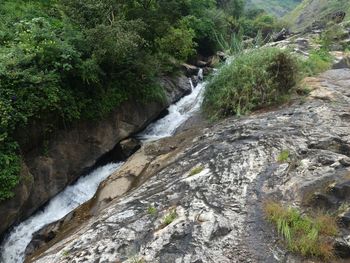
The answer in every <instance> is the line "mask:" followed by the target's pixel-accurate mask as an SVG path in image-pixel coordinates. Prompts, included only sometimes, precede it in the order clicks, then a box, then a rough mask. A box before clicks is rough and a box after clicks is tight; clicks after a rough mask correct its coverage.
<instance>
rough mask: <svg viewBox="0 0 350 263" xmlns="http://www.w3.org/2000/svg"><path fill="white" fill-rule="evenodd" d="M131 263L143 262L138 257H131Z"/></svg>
mask: <svg viewBox="0 0 350 263" xmlns="http://www.w3.org/2000/svg"><path fill="white" fill-rule="evenodd" d="M130 262H131V263H145V260H144V259H143V258H139V257H133V258H131V260H130Z"/></svg>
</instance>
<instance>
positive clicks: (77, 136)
mask: <svg viewBox="0 0 350 263" xmlns="http://www.w3.org/2000/svg"><path fill="white" fill-rule="evenodd" d="M161 85H163V87H164V90H165V93H166V100H165V101H163V102H160V101H159V102H149V103H142V102H140V101H127V102H125V103H123V104H122V105H121V106H120V107H119V108H117V109H115V110H114V111H113V112H112V113H111V114H109V116H107V117H106V118H104V119H103V120H100V121H84V122H80V123H77V124H75V126H74V127H71V128H66V129H64V130H60V131H58V132H56V133H55V135H54V136H53V138H52V139H51V140H50V141H47V145H46V146H45V149H42V147H40V145H41V143H42V141H43V140H44V139H45V138H44V137H43V136H42V135H43V134H42V132H43V131H41V130H40V126H38V127H33V129H34V128H35V129H34V130H28V131H26V137H28V138H26V140H25V141H27V142H26V143H23V147H22V148H23V149H22V150H23V151H24V152H23V153H24V156H25V158H24V159H25V160H24V164H23V169H22V171H23V172H22V174H21V181H20V184H19V185H18V186H17V188H16V189H15V197H14V198H12V199H10V200H7V201H3V202H0V211H1V216H0V237H1V234H3V233H4V232H5V231H6V230H7V229H8V228H9V227H10V226H11V225H13V224H15V223H18V222H20V221H22V220H24V219H25V218H27V217H28V216H30V215H31V214H32V213H33V212H35V211H36V210H37V209H38V208H40V207H41V206H42V205H44V204H45V203H46V202H47V201H48V200H50V198H52V197H53V196H55V195H56V194H57V193H59V192H60V191H62V190H63V189H64V188H65V187H66V186H67V185H69V184H71V183H72V182H74V181H75V180H76V179H77V178H78V177H79V176H80V175H81V174H82V173H83V172H84V171H86V170H87V169H88V168H90V167H92V166H93V165H94V164H95V162H96V160H98V159H99V158H100V157H101V156H103V155H104V154H106V153H108V152H109V151H111V150H112V149H113V148H114V147H115V146H116V145H117V144H118V142H120V141H121V140H123V139H125V138H127V137H129V136H130V135H132V134H134V133H136V132H138V131H140V130H142V129H143V128H145V127H146V126H147V125H148V124H149V123H150V122H151V121H153V120H154V119H156V118H157V117H158V115H159V114H160V113H161V112H162V111H163V110H165V109H166V108H167V107H168V106H169V105H170V104H172V103H174V102H175V101H177V100H179V99H180V98H181V97H182V96H184V95H185V94H187V93H189V92H191V85H190V82H189V80H188V78H187V77H185V76H179V77H176V78H166V77H164V78H163V79H162V80H161ZM23 141H24V140H23ZM39 143H40V144H39ZM31 149H34V150H31Z"/></svg>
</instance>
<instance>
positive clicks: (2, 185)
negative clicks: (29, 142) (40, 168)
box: [0, 141, 21, 201]
mask: <svg viewBox="0 0 350 263" xmlns="http://www.w3.org/2000/svg"><path fill="white" fill-rule="evenodd" d="M20 169H21V159H20V157H19V155H18V145H17V143H15V142H6V143H5V142H3V141H0V201H3V200H5V199H8V198H10V197H12V196H13V195H14V193H13V188H14V187H15V186H16V185H17V184H18V182H19V177H18V174H19V172H20Z"/></svg>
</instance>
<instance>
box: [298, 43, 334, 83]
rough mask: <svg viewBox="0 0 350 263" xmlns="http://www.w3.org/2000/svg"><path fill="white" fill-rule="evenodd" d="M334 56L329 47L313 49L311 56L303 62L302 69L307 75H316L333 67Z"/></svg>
mask: <svg viewBox="0 0 350 263" xmlns="http://www.w3.org/2000/svg"><path fill="white" fill-rule="evenodd" d="M332 63H333V57H332V55H331V54H330V53H329V51H328V50H327V49H324V48H322V49H319V50H313V51H311V53H310V55H309V58H308V59H307V60H306V61H304V63H302V64H301V65H302V71H303V72H304V74H305V75H307V76H314V75H317V74H319V73H321V72H324V71H326V70H328V69H330V68H331V66H332Z"/></svg>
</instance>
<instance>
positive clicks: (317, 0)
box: [285, 0, 350, 29]
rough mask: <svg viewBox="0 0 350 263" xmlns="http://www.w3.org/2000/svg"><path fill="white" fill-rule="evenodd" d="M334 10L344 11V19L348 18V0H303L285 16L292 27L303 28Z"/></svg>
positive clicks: (349, 8)
mask: <svg viewBox="0 0 350 263" xmlns="http://www.w3.org/2000/svg"><path fill="white" fill-rule="evenodd" d="M336 11H345V12H346V13H347V15H346V18H345V19H349V18H350V16H349V13H350V1H348V0H304V1H303V2H302V3H300V5H298V6H297V7H296V9H294V10H293V11H292V12H291V13H289V14H288V15H286V16H285V20H286V21H288V22H289V23H290V24H291V25H293V26H292V27H293V28H294V29H303V28H305V27H307V26H310V25H312V23H313V22H314V21H318V20H322V19H323V18H324V17H325V16H327V15H329V14H331V13H334V12H336Z"/></svg>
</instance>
